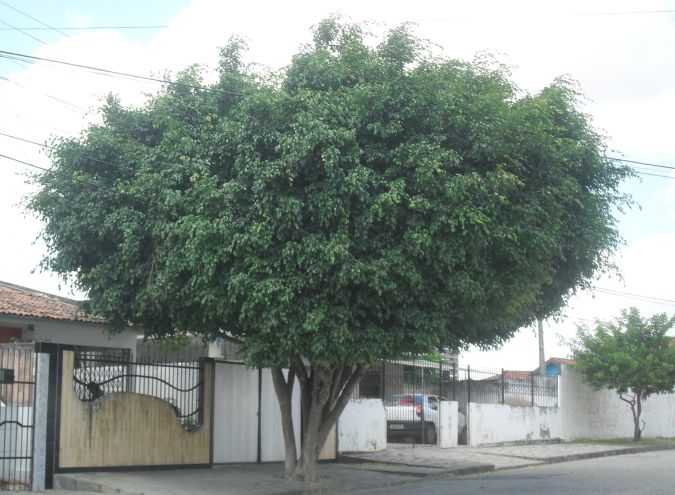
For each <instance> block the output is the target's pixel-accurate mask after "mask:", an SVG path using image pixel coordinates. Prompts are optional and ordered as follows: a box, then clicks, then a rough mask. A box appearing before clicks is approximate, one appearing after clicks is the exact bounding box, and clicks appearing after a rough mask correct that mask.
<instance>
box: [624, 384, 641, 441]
mask: <svg viewBox="0 0 675 495" xmlns="http://www.w3.org/2000/svg"><path fill="white" fill-rule="evenodd" d="M619 398H620V399H621V400H622V401H624V402H627V403H628V404H629V405H630V411H631V413H633V441H634V442H639V441H640V438H642V430H644V421H642V399H643V398H644V393H643V392H642V391H640V390H638V391H637V392H635V393H634V394H633V396H632V397H630V398H626V396H625V395H624V394H623V393H619ZM640 421H642V423H643V425H642V428H641V427H640Z"/></svg>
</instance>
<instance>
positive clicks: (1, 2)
mask: <svg viewBox="0 0 675 495" xmlns="http://www.w3.org/2000/svg"><path fill="white" fill-rule="evenodd" d="M0 4H2V5H4V6H5V7H7V8H10V9H12V10H14V11H15V12H18V13H19V14H21V15H23V16H26V17H28V18H29V19H31V20H33V21H35V22H37V23H39V24H42V25H43V26H45V27H44V28H40V29H51V30H53V31H56V32H57V33H59V34H62V35H63V36H65V37H69V35H68V34H66V33H64V32H62V31H59V30H58V28H55V27H52V26H50V25H49V24H47V23H45V22H42V21H41V20H40V19H37V18H35V17H33V16H32V15H30V14H27V13H26V12H24V11H23V10H19V9H17V8H16V7H13V6H12V5H10V4H8V3H7V2H3V1H2V0H0ZM17 29H18V28H17ZM21 29H24V30H25V28H21Z"/></svg>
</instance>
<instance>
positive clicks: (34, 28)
mask: <svg viewBox="0 0 675 495" xmlns="http://www.w3.org/2000/svg"><path fill="white" fill-rule="evenodd" d="M0 3H2V2H0ZM169 27H170V26H167V25H156V26H82V27H78V26H58V27H38V26H22V27H21V28H20V29H23V30H24V31H46V30H48V29H54V30H57V31H59V32H61V30H63V31H95V30H104V29H167V28H169ZM10 29H11V28H7V27H0V31H9V30H10ZM61 34H63V35H65V36H69V35H68V34H67V33H61Z"/></svg>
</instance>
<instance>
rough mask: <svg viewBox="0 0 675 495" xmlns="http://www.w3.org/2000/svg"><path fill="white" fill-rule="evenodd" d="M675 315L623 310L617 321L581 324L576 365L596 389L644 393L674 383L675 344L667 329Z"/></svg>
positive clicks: (669, 387)
mask: <svg viewBox="0 0 675 495" xmlns="http://www.w3.org/2000/svg"><path fill="white" fill-rule="evenodd" d="M673 325H675V318H668V317H667V316H666V314H665V313H661V314H656V315H654V316H652V317H650V318H642V317H641V316H640V312H639V311H638V310H637V309H636V308H631V309H629V310H627V311H626V310H624V311H623V312H622V313H621V318H619V319H618V320H617V321H616V322H615V323H598V324H597V326H596V328H595V331H594V332H590V331H589V330H587V329H585V328H579V329H578V332H577V340H576V341H575V344H574V347H573V355H574V359H575V360H576V361H577V364H576V365H575V369H576V370H577V371H578V372H579V373H580V374H581V376H582V377H583V379H584V381H586V382H587V383H589V384H590V385H591V386H593V387H594V388H596V389H600V388H609V389H614V390H616V391H617V392H618V393H620V394H627V393H632V394H636V395H637V396H638V397H639V398H641V399H646V398H647V397H649V396H650V395H653V394H660V393H668V392H672V391H673V387H675V346H673V345H672V341H671V339H670V338H669V337H668V336H667V335H666V333H667V332H668V331H669V330H670V329H671V328H673Z"/></svg>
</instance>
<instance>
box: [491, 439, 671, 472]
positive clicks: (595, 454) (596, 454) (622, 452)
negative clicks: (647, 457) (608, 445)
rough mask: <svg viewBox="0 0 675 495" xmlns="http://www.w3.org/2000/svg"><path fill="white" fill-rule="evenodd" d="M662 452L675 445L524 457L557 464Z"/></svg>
mask: <svg viewBox="0 0 675 495" xmlns="http://www.w3.org/2000/svg"><path fill="white" fill-rule="evenodd" d="M661 450H675V445H643V446H640V447H624V448H614V449H611V450H602V451H599V452H585V453H583V454H570V455H562V456H558V457H543V458H535V457H523V459H536V460H538V461H541V462H542V463H544V464H556V463H561V462H571V461H582V460H584V459H594V458H598V457H612V456H617V455H629V454H641V453H643V452H658V451H661ZM512 457H515V456H512ZM504 469H511V468H504ZM500 471H501V469H500Z"/></svg>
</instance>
